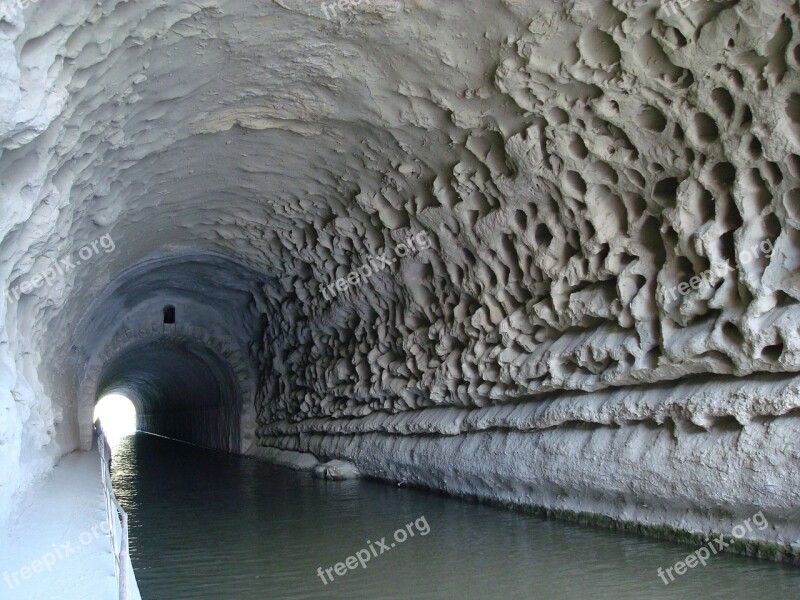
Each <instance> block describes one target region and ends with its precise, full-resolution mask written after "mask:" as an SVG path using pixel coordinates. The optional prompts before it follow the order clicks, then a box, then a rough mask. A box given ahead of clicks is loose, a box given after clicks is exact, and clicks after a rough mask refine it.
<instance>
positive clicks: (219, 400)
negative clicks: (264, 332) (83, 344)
mask: <svg viewBox="0 0 800 600" xmlns="http://www.w3.org/2000/svg"><path fill="white" fill-rule="evenodd" d="M112 393H119V394H123V395H125V396H127V397H128V398H130V399H131V401H132V402H133V403H134V406H135V407H136V413H137V428H138V429H140V430H142V431H147V432H150V433H155V434H158V435H163V436H166V437H170V438H174V439H178V440H182V441H185V442H190V443H193V444H198V445H202V446H207V447H210V448H216V449H219V450H227V451H231V452H235V451H238V450H239V443H240V438H241V432H240V420H241V416H242V405H243V402H242V391H241V388H240V384H239V381H238V379H237V376H236V373H235V371H234V369H233V367H232V366H231V365H230V363H229V362H228V361H227V360H226V359H225V357H224V356H222V355H221V354H220V353H218V352H217V351H215V350H214V349H212V348H211V347H209V346H207V345H205V344H203V343H201V342H199V341H197V340H194V339H187V338H184V339H181V338H169V337H165V338H161V339H157V340H149V341H141V342H137V343H134V344H132V345H130V346H128V347H126V348H124V349H123V350H122V351H120V352H119V353H118V354H116V355H115V356H114V357H113V358H112V359H111V360H110V361H108V362H107V363H106V364H105V365H104V367H103V369H102V372H101V374H100V377H99V378H98V381H97V383H96V386H95V391H94V393H93V394H92V396H91V398H92V409H93V408H94V406H95V405H96V403H97V402H98V401H99V400H100V398H102V397H103V396H106V395H108V394H112Z"/></svg>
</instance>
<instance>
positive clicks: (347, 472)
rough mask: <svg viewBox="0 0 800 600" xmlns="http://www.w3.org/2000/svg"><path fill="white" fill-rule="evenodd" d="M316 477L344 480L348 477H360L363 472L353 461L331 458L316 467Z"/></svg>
mask: <svg viewBox="0 0 800 600" xmlns="http://www.w3.org/2000/svg"><path fill="white" fill-rule="evenodd" d="M314 477H317V478H318V479H330V480H331V481H344V480H346V479H358V478H359V477H361V473H360V472H359V470H358V468H357V467H356V466H355V465H354V464H353V463H351V462H347V461H344V460H329V461H328V462H326V463H322V464H319V465H317V466H316V467H314Z"/></svg>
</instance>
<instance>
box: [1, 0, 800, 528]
mask: <svg viewBox="0 0 800 600" xmlns="http://www.w3.org/2000/svg"><path fill="white" fill-rule="evenodd" d="M799 10H800V9H798V6H797V3H796V2H790V1H789V0H770V1H769V2H758V1H756V0H742V1H741V2H738V3H735V4H730V3H719V2H693V3H689V5H688V6H687V7H686V8H685V9H683V10H682V11H681V12H678V13H677V14H670V13H668V11H665V9H664V7H663V6H662V5H661V4H660V3H659V2H658V1H657V0H644V1H633V0H615V1H614V2H610V1H605V0H558V1H556V0H542V1H537V2H521V1H516V0H463V1H462V2H429V1H426V0H381V1H378V0H375V1H374V2H372V3H370V4H369V5H368V6H364V7H358V8H354V9H353V10H350V11H346V12H344V13H342V14H339V15H337V16H336V17H334V18H332V19H327V18H326V17H325V15H324V14H323V13H322V11H321V8H320V5H319V3H318V2H317V1H316V0H280V1H262V0H258V1H256V0H198V1H196V2H191V3H174V2H169V3H163V2H158V1H156V0H139V1H137V2H124V1H122V0H102V1H100V2H97V3H90V2H82V1H79V0H38V1H34V2H25V3H22V4H19V3H16V2H10V1H9V0H0V283H2V284H3V287H4V289H8V290H10V293H11V295H10V296H6V297H3V298H0V322H2V324H3V326H2V328H0V521H2V520H3V519H4V518H6V517H7V516H8V514H9V511H10V508H11V505H12V502H13V497H14V494H15V493H16V492H18V491H20V490H23V489H25V488H26V487H27V486H28V485H29V484H30V483H31V481H33V480H34V479H35V478H36V477H37V476H39V475H41V474H43V473H45V472H47V470H48V469H49V468H50V467H51V466H52V465H53V464H54V462H55V461H56V460H57V459H58V458H59V457H60V456H62V455H64V454H65V453H67V452H69V451H71V450H72V449H74V448H76V447H78V446H79V445H81V444H83V445H84V446H85V445H86V444H87V440H88V439H89V438H88V436H87V432H88V431H89V429H88V428H89V425H90V423H91V410H92V405H93V402H94V400H95V398H96V397H97V395H98V394H99V393H101V392H103V391H111V390H116V391H125V392H127V393H129V394H130V395H131V396H132V397H133V399H134V400H135V402H136V403H137V405H138V407H139V409H140V412H141V414H142V415H143V423H144V426H145V427H146V428H148V429H151V430H153V431H156V432H162V433H167V434H171V435H175V436H176V437H181V438H183V439H185V440H187V441H193V442H195V443H203V444H205V445H210V446H213V447H217V448H223V449H227V450H231V451H244V449H246V448H248V447H249V446H251V445H252V444H253V443H254V442H255V443H257V444H261V445H273V446H279V447H287V448H288V447H293V449H310V450H311V451H312V452H315V453H316V450H315V449H314V448H312V447H316V446H319V448H318V449H319V450H324V451H323V452H320V454H319V455H324V456H330V457H338V458H342V459H350V460H353V462H355V463H356V465H357V466H358V468H359V469H360V470H362V471H363V472H364V473H366V474H370V475H375V476H380V473H381V472H384V473H386V477H387V478H390V479H391V478H393V477H395V475H396V474H397V473H398V472H399V470H400V469H401V467H400V466H398V465H402V468H403V469H407V470H408V472H407V473H406V472H403V473H402V475H403V477H405V478H408V479H409V480H414V481H417V482H419V483H423V484H425V485H430V486H433V487H439V488H442V489H448V490H450V491H454V492H457V493H462V492H463V493H474V494H479V495H484V496H488V497H492V498H501V497H502V498H505V499H509V500H512V501H515V502H519V503H534V504H535V503H539V504H542V505H547V506H551V505H552V506H567V505H570V504H571V505H574V506H576V507H581V508H582V509H583V508H585V509H586V510H596V511H598V512H602V513H603V514H607V515H611V516H614V517H615V518H623V517H625V518H628V517H630V518H631V519H632V520H634V521H647V520H648V519H649V520H650V521H658V522H659V523H665V524H669V525H671V526H674V527H678V528H682V527H683V528H686V527H692V526H695V525H698V526H699V525H700V524H702V523H710V522H712V521H714V520H715V519H716V520H717V524H718V525H720V526H721V525H725V523H726V522H725V519H726V518H727V517H723V516H720V515H721V514H722V513H719V512H714V511H718V510H722V509H721V508H719V506H720V504H719V502H721V503H722V505H724V506H725V507H726V510H728V511H729V512H730V514H734V515H739V514H742V513H744V512H747V510H750V509H751V508H753V502H754V501H753V500H752V494H753V492H752V490H751V489H750V488H749V486H750V485H751V484H752V482H753V481H755V480H756V479H759V478H761V479H763V481H761V479H759V481H760V483H759V485H761V483H763V489H762V488H758V490H759V491H758V494H757V497H758V499H759V502H763V503H764V506H765V507H770V508H772V509H774V510H775V516H774V519H775V522H776V523H777V525H776V527H777V529H776V532H775V533H774V535H773V539H774V540H778V539H779V538H780V539H789V537H791V536H795V534H796V529H795V527H796V524H797V523H796V521H797V519H796V517H795V518H794V520H793V521H792V519H790V517H789V516H787V515H788V514H789V512H787V511H790V510H791V509H794V510H795V514H796V513H797V509H798V507H800V504H798V502H797V495H796V491H795V490H796V489H797V487H796V485H795V484H796V481H795V479H794V474H793V473H788V472H786V471H787V468H788V467H787V466H788V465H791V464H792V462H791V461H792V460H796V458H797V446H796V442H793V441H792V439H795V440H796V438H791V436H790V434H791V432H792V431H793V428H794V427H795V419H796V416H795V415H796V411H797V383H796V374H797V372H798V371H799V370H800V333H799V331H798V329H799V325H800V304H798V303H799V302H800V275H798V266H799V265H800V252H799V251H798V247H800V183H799V181H800V92H798V90H799V89H800V81H799V79H800V77H799V72H800V51H799V50H798V48H800V45H798V37H799V35H800V34H798V22H800V14H798V11H799ZM420 234H424V235H425V236H426V237H427V239H429V240H430V242H431V245H430V247H429V248H425V249H422V250H420V251H417V252H413V253H409V254H408V255H407V256H404V257H402V258H398V260H396V261H394V262H391V263H390V264H389V265H388V266H387V267H386V268H385V269H383V270H381V271H380V272H378V273H375V274H373V275H372V276H371V277H369V278H367V279H366V281H365V282H363V283H361V284H360V285H351V286H349V290H348V291H346V292H341V293H339V294H338V295H337V296H336V297H335V298H333V299H329V298H326V294H323V293H322V291H323V289H324V286H326V285H329V284H335V282H336V280H337V279H339V278H346V277H347V276H348V274H349V273H351V272H353V271H355V270H356V269H358V268H359V267H363V266H364V265H365V264H366V263H368V262H369V259H370V257H377V256H378V255H380V254H381V253H384V252H385V253H386V254H387V256H389V257H392V256H393V254H392V253H394V252H395V251H396V249H397V248H398V247H399V244H401V243H403V242H404V241H405V240H408V239H409V238H410V237H413V236H417V235H420ZM106 235H108V236H110V238H113V242H114V249H113V250H109V251H106V250H105V249H104V248H101V249H100V250H97V248H95V251H93V252H92V253H91V256H87V258H86V259H84V260H82V262H81V264H80V265H77V264H76V266H75V267H74V268H72V269H70V270H69V271H68V272H66V273H64V274H63V275H59V276H58V277H54V278H53V281H52V283H48V284H46V285H39V286H38V287H36V288H32V289H29V290H27V291H25V290H22V289H21V288H20V287H18V286H22V285H23V284H26V283H30V282H32V281H36V280H35V279H34V278H35V277H36V276H37V275H39V276H41V275H42V274H44V273H46V272H47V270H48V268H49V267H51V266H52V265H53V264H61V262H60V261H61V259H64V258H67V259H69V258H71V259H73V260H74V261H77V260H79V258H80V251H81V249H84V248H87V247H89V248H91V244H92V243H93V242H96V241H97V240H100V239H101V238H102V237H103V236H106ZM373 260H374V259H373ZM692 282H694V283H692ZM692 285H694V288H692V287H691V286H692ZM681 286H682V287H681ZM15 289H16V290H18V291H20V290H21V291H23V292H25V293H21V294H19V297H18V298H17V297H16V292H14V290H15ZM681 292H686V293H681ZM168 305H169V306H173V307H175V308H176V315H177V323H176V324H174V325H172V324H165V323H164V319H163V312H162V311H163V309H164V307H166V306H168ZM199 346H201V347H202V348H199ZM182 351H187V352H188V353H189V354H191V355H192V356H193V358H192V359H191V360H189V359H188V358H187V359H186V361H185V362H184V363H181V365H182V366H179V367H176V368H174V369H172V370H170V366H169V365H170V364H171V362H170V361H166V360H165V357H166V356H176V355H175V353H176V352H182ZM131 356H136V362H135V364H134V363H132V362H130V357H131ZM120 365H122V366H123V367H125V368H120V367H119V366H120ZM134 366H135V368H133V367H134ZM128 367H130V369H128ZM131 369H132V370H131ZM200 372H202V373H203V375H202V376H197V377H194V374H196V373H200ZM201 381H204V382H205V381H209V382H213V383H208V385H206V384H203V385H202V386H201V385H200V384H199V383H198V382H201ZM209 387H210V388H212V389H211V393H207V392H208V391H209V389H208V388H209ZM201 388H203V389H201ZM178 389H183V390H184V391H185V392H186V393H184V394H183V396H184V397H182V398H178V397H177V396H178V395H179V394H178V392H177V391H176V390H178ZM215 391H216V392H218V393H216V394H215V393H214V392H215ZM172 409H175V410H172ZM385 432H391V433H392V434H393V435H396V436H399V437H389V436H387V435H386V434H385ZM434 432H435V433H437V434H439V437H435V438H434V437H429V436H423V435H421V434H423V433H434ZM676 432H680V433H676ZM628 434H630V436H629V435H628ZM455 436H458V437H455ZM734 438H735V439H736V440H739V438H742V439H743V440H747V443H744V441H742V443H741V445H737V444H734V442H733V439H734ZM475 440H479V441H480V443H485V444H486V458H481V456H480V454H471V455H470V454H467V453H466V449H467V448H468V447H469V445H470V444H474V443H478V442H476V441H475ZM592 440H596V443H597V445H596V446H592V445H591V443H590V442H592ZM689 440H691V441H689ZM592 443H595V442H592ZM587 444H588V446H587ZM653 444H655V446H653ZM295 446H296V448H294V447H295ZM586 447H593V448H595V453H594V454H587V453H586V451H585V449H584V448H586ZM651 447H656V448H658V452H649V454H647V456H648V459H647V460H645V461H643V462H642V463H641V464H639V463H638V462H637V460H638V457H640V456H641V455H643V454H646V453H647V452H648V451H649V450H650V449H651ZM397 448H402V449H403V452H404V453H405V454H404V455H402V456H401V457H399V458H398V457H395V455H394V454H393V452H395V450H396V449H397ZM434 450H435V452H436V453H437V454H436V455H435V457H434V454H433V453H434ZM695 452H700V454H699V455H698V454H695ZM429 453H430V454H429ZM668 457H673V458H674V459H675V461H676V463H675V466H673V467H671V468H668V466H667V462H666V461H668ZM756 464H757V467H758V469H759V470H758V471H757V472H756V471H754V470H753V469H754V468H755V467H754V465H756ZM677 465H680V469H678V468H677ZM560 466H563V468H561V467H560ZM381 469H383V471H381ZM637 469H641V470H643V471H642V472H640V471H638V470H637ZM412 471H413V472H412ZM660 471H663V473H664V475H663V476H662V475H659V476H656V475H655V473H657V472H660ZM466 473H470V475H469V476H467V475H465V474H466ZM617 473H623V475H620V476H619V478H618V476H617ZM625 473H628V474H635V475H636V477H633V476H630V477H628V476H626V475H624V474H625ZM455 482H457V483H455ZM712 484H713V485H714V486H716V488H717V489H716V491H713V490H711V489H710V488H709V486H711V485H712ZM617 485H619V486H627V487H625V489H624V491H620V492H619V494H618V496H616V497H617V498H618V499H617V500H614V498H615V496H614V494H613V493H612V492H613V490H614V488H615V486H617ZM537 486H544V487H542V488H541V490H540V491H539V492H536V490H537V489H539V488H538V487H537ZM560 490H565V491H564V493H566V494H567V495H568V496H569V501H567V500H563V501H562V500H559V498H560V494H561V491H560ZM720 499H722V500H720ZM723 500H724V501H723ZM636 502H640V504H642V503H644V504H647V505H648V506H649V507H650V508H648V509H647V510H644V509H636V510H634V509H633V508H631V507H632V506H633V505H634V504H636ZM637 506H638V505H637ZM703 510H707V511H709V512H708V513H707V514H708V515H716V516H706V517H703V516H701V515H702V514H703ZM625 511H627V512H625ZM687 515H688V516H687ZM768 516H769V515H768ZM781 536H783V537H782V538H781ZM794 539H796V536H795V538H794Z"/></svg>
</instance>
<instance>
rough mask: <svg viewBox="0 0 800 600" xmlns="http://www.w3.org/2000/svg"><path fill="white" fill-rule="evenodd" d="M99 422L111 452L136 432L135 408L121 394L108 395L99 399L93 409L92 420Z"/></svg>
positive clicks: (128, 399)
mask: <svg viewBox="0 0 800 600" xmlns="http://www.w3.org/2000/svg"><path fill="white" fill-rule="evenodd" d="M98 419H99V420H100V424H101V425H102V426H103V431H104V432H105V434H106V438H107V439H108V443H109V445H110V446H111V448H112V450H113V449H114V448H116V446H117V445H118V444H119V442H120V440H121V439H122V438H123V437H125V436H127V435H131V434H133V433H135V432H136V407H135V406H134V405H133V402H131V400H130V398H128V397H127V396H124V395H122V394H108V395H106V396H103V397H102V398H100V401H99V402H98V403H97V406H95V408H94V420H95V422H97V420H98Z"/></svg>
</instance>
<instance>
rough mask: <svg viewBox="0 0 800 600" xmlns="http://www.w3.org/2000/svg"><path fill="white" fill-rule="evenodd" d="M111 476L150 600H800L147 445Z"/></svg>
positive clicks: (758, 564)
mask: <svg viewBox="0 0 800 600" xmlns="http://www.w3.org/2000/svg"><path fill="white" fill-rule="evenodd" d="M113 471H114V473H113V479H114V486H115V489H116V492H117V495H118V496H119V499H120V501H121V503H122V504H123V506H124V507H125V509H126V510H127V511H128V513H129V516H130V526H131V532H130V533H131V556H132V560H133V565H134V569H135V571H136V577H137V580H138V583H139V588H140V590H141V593H142V598H144V600H179V599H183V598H192V599H208V600H212V599H213V600H226V599H231V600H250V599H253V600H255V599H258V600H264V599H267V598H281V599H294V598H342V599H348V600H351V599H361V598H364V599H367V598H404V599H405V598H419V599H426V598H431V599H432V598H437V599H438V598H442V599H445V598H447V599H451V598H452V599H460V598H467V599H473V598H474V599H482V598H487V599H488V598H491V599H508V598H526V599H527V598H532V599H564V600H577V599H583V598H592V599H605V598H608V599H615V600H619V599H627V598H630V599H632V600H633V599H635V600H648V599H654V600H656V599H661V598H670V599H681V600H685V599H695V598H726V599H731V598H733V599H748V598H753V599H759V600H765V599H771V598H775V599H781V600H791V599H794V598H800V568H797V567H793V566H789V565H782V564H775V563H770V562H762V561H758V560H754V559H748V558H744V557H739V556H733V555H716V556H713V557H712V558H711V559H710V561H709V563H708V565H707V566H706V567H700V566H698V567H696V568H694V569H692V570H690V571H689V572H687V573H686V574H685V575H683V576H681V577H678V579H677V580H676V581H675V582H673V583H670V584H669V585H664V583H663V582H662V580H661V579H659V577H658V575H657V569H658V568H659V567H662V568H664V569H665V568H667V567H670V566H672V565H674V564H675V562H676V561H678V560H681V559H683V558H685V557H686V556H687V555H688V554H689V553H691V552H693V551H694V550H695V549H696V548H695V547H693V546H685V545H681V544H674V543H668V542H661V541H656V540H650V539H644V538H640V537H637V536H634V535H624V534H620V533H613V532H610V531H605V530H600V529H593V528H588V527H583V526H578V525H572V524H569V523H562V522H558V521H549V520H545V519H542V518H539V517H536V516H533V515H529V514H525V513H521V512H513V511H506V510H502V509H496V508H492V507H488V506H482V505H476V504H472V503H468V502H463V501H459V500H454V499H451V498H446V497H443V496H440V495H438V494H434V493H429V492H424V491H419V490H411V489H405V488H398V487H394V486H390V485H385V484H380V483H376V482H372V481H345V482H326V481H319V480H316V479H313V478H312V477H310V475H308V474H307V473H296V472H292V471H286V470H283V469H279V468H277V467H273V466H271V465H268V464H265V463H262V462H258V461H255V460H250V459H244V458H240V457H235V456H231V455H226V454H222V453H217V452H211V451H207V450H203V449H200V448H197V447H193V446H189V445H186V444H182V443H179V442H173V441H170V440H166V439H164V438H158V437H154V436H150V435H147V434H141V433H140V434H137V435H136V436H132V437H129V438H126V439H125V440H124V441H123V443H122V445H121V446H120V448H119V449H118V450H117V452H116V454H115V457H114V463H113ZM406 525H409V527H406ZM398 529H404V530H405V533H406V534H408V535H407V539H405V540H404V541H398V540H400V539H402V538H403V535H402V534H398V535H397V538H395V532H396V531H397V530H398ZM410 531H413V532H414V535H413V537H412V536H411V535H410ZM425 531H427V534H425V535H423V533H424V532H425ZM382 538H385V539H383V540H382ZM381 540H382V541H383V546H384V548H382V547H381V545H379V544H378V542H379V541H381ZM367 542H371V545H370V544H368V543H367ZM392 543H394V547H391V544H392ZM359 551H362V553H361V555H360V556H361V558H362V559H364V563H365V564H366V568H363V567H362V566H361V564H360V563H358V560H357V558H355V555H356V554H357V553H358V552H359ZM350 556H353V557H354V558H353V559H351V560H350V565H351V566H352V565H353V564H354V563H355V568H353V569H350V568H348V565H347V564H345V561H346V560H347V559H348V557H350ZM367 556H368V557H369V560H366V557H367ZM337 563H342V564H341V565H340V567H339V571H340V572H344V573H345V574H344V575H337V574H336V571H335V565H336V564H337ZM328 568H330V569H331V571H330V575H332V576H333V581H330V578H329V576H328V574H326V573H325V569H328ZM318 569H321V570H322V573H323V577H324V579H325V580H326V581H325V583H323V581H322V578H321V577H320V576H319V573H318Z"/></svg>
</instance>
